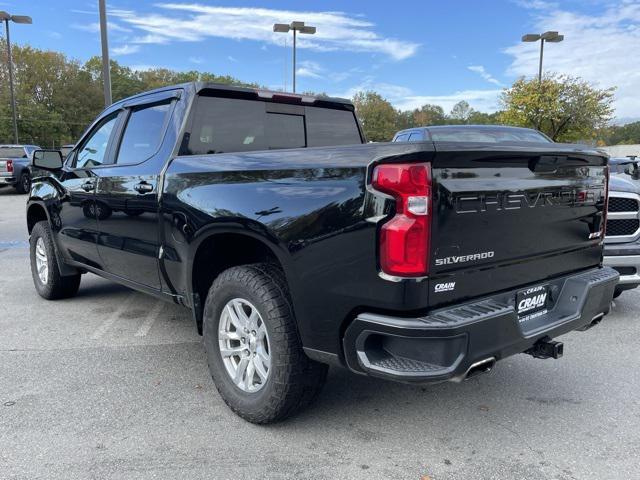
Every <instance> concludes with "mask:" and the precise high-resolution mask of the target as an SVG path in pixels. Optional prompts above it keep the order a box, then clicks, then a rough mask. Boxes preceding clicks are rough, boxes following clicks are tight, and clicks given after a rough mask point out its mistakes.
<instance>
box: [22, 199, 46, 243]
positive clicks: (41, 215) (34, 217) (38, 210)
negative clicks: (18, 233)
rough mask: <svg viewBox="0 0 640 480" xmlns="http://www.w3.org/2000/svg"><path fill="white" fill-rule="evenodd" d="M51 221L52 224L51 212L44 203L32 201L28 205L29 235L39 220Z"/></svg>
mask: <svg viewBox="0 0 640 480" xmlns="http://www.w3.org/2000/svg"><path fill="white" fill-rule="evenodd" d="M43 221H46V222H49V224H51V220H50V218H49V212H48V211H47V209H46V208H45V206H44V204H42V203H39V202H31V203H29V205H28V206H27V230H28V232H29V235H31V231H32V230H33V227H34V226H35V224H36V223H38V222H43Z"/></svg>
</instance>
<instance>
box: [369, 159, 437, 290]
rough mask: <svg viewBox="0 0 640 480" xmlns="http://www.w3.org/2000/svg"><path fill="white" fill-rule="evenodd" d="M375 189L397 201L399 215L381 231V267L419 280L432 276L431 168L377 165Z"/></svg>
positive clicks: (403, 164) (423, 166)
mask: <svg viewBox="0 0 640 480" xmlns="http://www.w3.org/2000/svg"><path fill="white" fill-rule="evenodd" d="M372 186H373V188H375V189H376V190H378V191H379V192H383V193H387V194H389V195H391V196H393V197H394V198H395V199H396V214H395V216H394V217H393V218H392V219H391V220H389V221H388V222H387V223H385V224H384V225H383V226H382V228H381V229H380V267H381V269H382V271H383V272H384V273H386V274H389V275H393V276H398V277H419V276H423V275H426V274H427V273H428V272H429V243H430V238H431V205H432V201H431V164H430V163H399V164H382V165H378V166H377V167H376V168H375V169H374V171H373V179H372Z"/></svg>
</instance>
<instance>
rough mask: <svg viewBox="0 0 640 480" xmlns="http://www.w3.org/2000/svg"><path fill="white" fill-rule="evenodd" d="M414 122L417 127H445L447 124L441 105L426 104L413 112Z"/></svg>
mask: <svg viewBox="0 0 640 480" xmlns="http://www.w3.org/2000/svg"><path fill="white" fill-rule="evenodd" d="M411 115H412V117H413V122H414V125H415V126H416V127H421V126H427V125H443V124H444V123H446V120H447V118H446V115H445V113H444V110H443V108H442V107H441V106H440V105H431V104H428V103H427V104H425V105H423V106H422V107H420V108H416V109H415V110H414V111H413V112H412V114H411Z"/></svg>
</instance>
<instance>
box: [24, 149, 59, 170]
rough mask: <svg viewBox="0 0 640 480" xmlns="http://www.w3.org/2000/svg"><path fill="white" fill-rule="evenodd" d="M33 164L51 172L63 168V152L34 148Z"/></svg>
mask: <svg viewBox="0 0 640 480" xmlns="http://www.w3.org/2000/svg"><path fill="white" fill-rule="evenodd" d="M31 165H33V166H34V167H36V168H41V169H42V170H49V171H51V172H55V171H57V170H61V169H62V152H61V151H60V150H34V152H33V155H32V157H31Z"/></svg>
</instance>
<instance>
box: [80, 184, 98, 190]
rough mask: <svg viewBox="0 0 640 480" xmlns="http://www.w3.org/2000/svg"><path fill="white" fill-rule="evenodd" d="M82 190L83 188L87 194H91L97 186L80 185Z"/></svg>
mask: <svg viewBox="0 0 640 480" xmlns="http://www.w3.org/2000/svg"><path fill="white" fill-rule="evenodd" d="M80 188H82V189H83V190H84V191H85V192H91V191H92V190H93V189H94V188H95V184H94V183H93V182H85V183H83V184H82V185H80Z"/></svg>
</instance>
